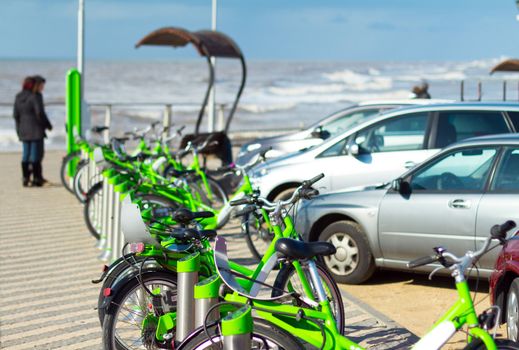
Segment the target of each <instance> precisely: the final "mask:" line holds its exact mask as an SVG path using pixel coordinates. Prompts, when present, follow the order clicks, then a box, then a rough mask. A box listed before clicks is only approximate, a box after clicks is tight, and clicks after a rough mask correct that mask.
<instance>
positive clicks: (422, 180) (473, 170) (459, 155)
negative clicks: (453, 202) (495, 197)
mask: <svg viewBox="0 0 519 350" xmlns="http://www.w3.org/2000/svg"><path fill="white" fill-rule="evenodd" d="M496 153H497V151H496V149H495V148H480V147H479V148H469V149H464V150H458V151H455V152H452V153H449V154H447V155H445V156H443V157H442V158H440V159H439V160H437V161H435V162H433V163H432V164H430V165H429V166H427V167H425V168H423V169H420V170H418V171H417V172H416V173H415V174H414V175H413V176H412V179H411V189H413V190H418V191H420V190H425V191H453V190H454V191H482V190H483V188H484V187H485V183H486V180H487V177H488V173H489V169H490V167H491V165H492V161H493V159H494V157H495V155H496Z"/></svg>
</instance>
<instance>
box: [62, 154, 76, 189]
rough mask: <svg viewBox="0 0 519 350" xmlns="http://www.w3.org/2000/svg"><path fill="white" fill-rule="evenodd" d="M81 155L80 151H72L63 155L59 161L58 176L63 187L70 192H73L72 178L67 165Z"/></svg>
mask: <svg viewBox="0 0 519 350" xmlns="http://www.w3.org/2000/svg"><path fill="white" fill-rule="evenodd" d="M80 155H81V152H80V151H76V152H72V153H70V154H68V155H67V156H65V157H64V158H63V160H62V161H61V169H60V171H59V175H60V176H59V177H60V180H61V183H62V184H63V187H65V189H66V190H67V191H69V192H70V193H74V189H73V188H72V181H71V180H72V178H71V177H70V176H69V175H68V167H69V164H72V162H74V161H77V160H78V159H79V156H80Z"/></svg>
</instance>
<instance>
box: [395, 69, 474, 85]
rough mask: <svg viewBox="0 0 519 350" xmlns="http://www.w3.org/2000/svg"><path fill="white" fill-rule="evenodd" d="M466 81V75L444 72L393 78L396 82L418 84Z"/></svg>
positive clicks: (459, 72) (457, 72)
mask: <svg viewBox="0 0 519 350" xmlns="http://www.w3.org/2000/svg"><path fill="white" fill-rule="evenodd" d="M463 79H467V75H466V74H465V73H464V72H462V71H444V72H438V73H427V72H423V73H419V74H409V75H399V76H398V77H396V78H395V80H398V81H412V82H417V83H418V82H420V81H421V80H427V81H442V80H463Z"/></svg>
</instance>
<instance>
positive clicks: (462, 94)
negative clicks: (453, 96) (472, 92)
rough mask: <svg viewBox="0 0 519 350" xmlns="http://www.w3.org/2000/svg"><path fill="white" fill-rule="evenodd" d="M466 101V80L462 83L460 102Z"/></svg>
mask: <svg viewBox="0 0 519 350" xmlns="http://www.w3.org/2000/svg"><path fill="white" fill-rule="evenodd" d="M464 100H465V80H462V81H461V83H460V101H464Z"/></svg>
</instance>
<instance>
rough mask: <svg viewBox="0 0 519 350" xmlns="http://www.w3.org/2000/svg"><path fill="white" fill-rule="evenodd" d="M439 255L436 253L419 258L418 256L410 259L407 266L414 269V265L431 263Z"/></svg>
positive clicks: (435, 260)
mask: <svg viewBox="0 0 519 350" xmlns="http://www.w3.org/2000/svg"><path fill="white" fill-rule="evenodd" d="M438 259H439V257H438V256H437V255H430V256H424V257H421V258H418V259H416V260H412V261H410V262H408V263H407V267H408V268H411V269H414V268H415V267H419V266H424V265H428V264H432V263H434V262H437V261H438Z"/></svg>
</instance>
